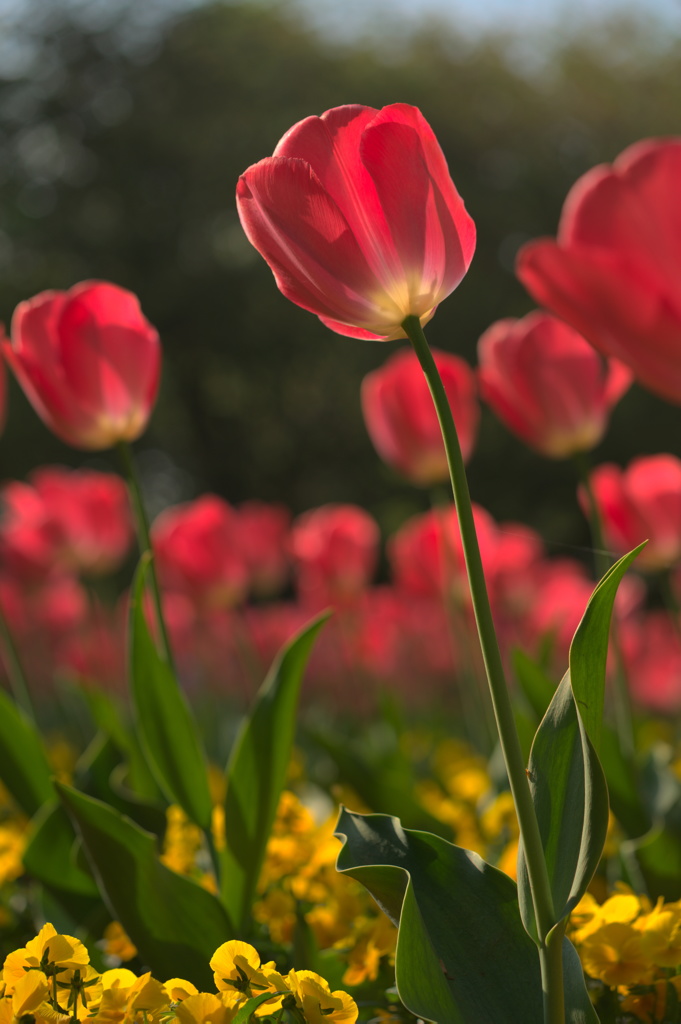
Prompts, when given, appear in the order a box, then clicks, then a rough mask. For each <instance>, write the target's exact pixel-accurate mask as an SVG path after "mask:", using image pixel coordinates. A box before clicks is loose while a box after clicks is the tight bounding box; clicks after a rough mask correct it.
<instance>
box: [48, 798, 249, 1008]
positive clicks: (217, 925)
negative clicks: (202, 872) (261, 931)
mask: <svg viewBox="0 0 681 1024" xmlns="http://www.w3.org/2000/svg"><path fill="white" fill-rule="evenodd" d="M55 786H56V788H57V790H58V791H59V795H60V797H61V799H62V801H63V803H64V806H65V807H66V809H67V811H68V813H69V815H70V816H71V819H72V821H73V822H74V825H75V826H76V828H77V830H78V832H79V833H80V835H81V837H82V840H83V844H84V847H85V852H86V853H87V856H88V859H89V861H90V864H91V866H92V870H93V874H94V876H95V878H96V879H97V883H98V885H99V889H100V892H101V894H102V896H103V898H104V899H105V900H106V902H107V904H108V906H109V909H110V911H111V913H112V915H113V917H114V918H116V919H117V920H119V921H120V922H121V924H122V925H123V927H124V928H125V930H126V932H127V933H128V935H129V936H130V938H131V939H132V941H133V942H134V944H135V945H136V946H137V948H138V950H139V952H140V956H141V957H142V959H143V961H144V962H145V963H146V964H147V965H148V966H149V968H150V969H151V970H152V971H153V973H154V974H155V975H156V976H157V977H160V978H172V977H182V978H188V979H189V980H190V981H193V982H194V984H195V985H196V986H197V987H198V988H199V989H200V990H204V991H208V990H209V988H211V987H212V981H213V975H212V971H211V969H210V966H209V961H210V958H211V957H212V955H213V953H214V952H215V950H216V949H217V948H218V946H220V945H222V943H223V942H226V941H228V940H229V939H230V938H233V937H234V932H233V929H232V926H231V923H230V920H229V917H228V915H227V913H226V911H225V909H224V907H223V906H222V904H221V903H220V901H219V900H218V899H216V897H215V896H213V895H212V894H211V893H209V892H208V891H207V890H206V889H203V888H202V887H201V886H200V885H198V884H197V883H196V882H193V881H192V880H191V879H189V878H185V877H184V876H183V875H178V874H176V873H175V872H174V871H171V870H170V868H167V867H166V866H165V865H164V864H162V863H161V861H160V860H159V858H158V852H157V847H156V841H155V838H154V836H152V835H151V834H150V833H149V832H145V831H144V830H143V829H141V828H139V826H138V825H135V823H134V822H132V821H131V820H130V819H129V818H126V817H125V816H124V815H122V814H119V812H118V811H115V810H114V809H113V808H112V807H109V806H107V804H104V803H102V802H101V801H100V800H94V799H93V798H92V797H89V796H85V795H84V794H83V793H79V792H78V791H77V790H75V789H72V788H71V787H70V786H65V785H63V784H61V783H55Z"/></svg>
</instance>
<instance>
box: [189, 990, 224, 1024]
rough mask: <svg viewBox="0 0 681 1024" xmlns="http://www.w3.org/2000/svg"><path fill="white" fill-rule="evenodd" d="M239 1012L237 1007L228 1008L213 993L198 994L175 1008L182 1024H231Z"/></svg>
mask: <svg viewBox="0 0 681 1024" xmlns="http://www.w3.org/2000/svg"><path fill="white" fill-rule="evenodd" d="M237 1012H238V1010H237V1007H235V1006H226V1005H225V1003H224V1002H223V1001H222V1000H221V999H220V997H219V996H216V995H215V994H214V993H213V992H197V993H196V994H195V995H191V996H188V997H187V998H186V999H183V1000H182V1002H180V1003H178V1004H177V1006H176V1007H175V1015H176V1017H177V1020H178V1021H179V1022H180V1024H230V1022H231V1021H233V1020H234V1017H235V1016H236V1014H237Z"/></svg>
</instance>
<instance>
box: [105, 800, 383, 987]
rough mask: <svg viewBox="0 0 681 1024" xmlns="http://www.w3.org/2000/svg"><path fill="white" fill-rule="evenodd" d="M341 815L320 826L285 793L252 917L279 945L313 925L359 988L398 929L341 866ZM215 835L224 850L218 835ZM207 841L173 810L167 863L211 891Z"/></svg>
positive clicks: (372, 975) (323, 946) (321, 942)
mask: <svg viewBox="0 0 681 1024" xmlns="http://www.w3.org/2000/svg"><path fill="white" fill-rule="evenodd" d="M355 803H356V801H355ZM337 818H338V810H337V808H335V807H334V809H333V811H332V813H331V814H330V815H329V816H328V817H327V818H326V820H325V821H324V822H323V823H322V824H321V825H318V824H317V823H316V821H315V819H314V817H313V815H312V813H311V812H310V810H309V809H308V808H307V807H305V806H304V805H303V803H302V802H301V801H300V800H299V798H298V797H297V796H296V795H295V794H294V793H292V792H291V791H289V790H285V791H284V792H283V793H282V795H281V799H280V801H279V806H278V809H277V816H276V820H275V823H274V827H273V829H272V834H271V836H270V839H269V841H268V844H267V853H266V858H265V864H264V866H263V870H262V873H261V876H260V881H259V885H258V899H257V900H256V902H255V904H254V907H253V916H254V917H255V920H256V921H258V922H259V923H261V924H262V925H264V926H265V927H266V928H267V931H268V933H269V937H270V939H271V940H272V941H273V942H276V943H290V942H292V941H293V937H294V932H295V929H296V927H297V925H298V926H300V925H303V926H306V927H309V928H310V929H311V931H312V933H313V935H314V938H315V941H316V943H317V945H318V947H319V948H320V949H329V948H331V947H333V948H334V949H336V950H337V951H338V952H339V954H340V955H342V956H343V957H344V958H345V959H346V960H347V964H348V966H347V969H346V971H345V974H344V975H343V984H344V985H359V984H361V983H362V982H363V981H374V980H375V979H376V978H377V976H378V973H379V969H380V965H381V960H382V958H384V957H387V958H388V962H390V961H391V960H392V958H393V956H394V952H395V944H396V941H397V929H396V928H395V927H394V925H393V924H391V922H390V921H389V920H388V918H387V917H386V916H385V914H383V913H382V912H381V911H380V910H379V909H378V907H377V906H376V904H375V903H374V901H373V900H372V899H371V897H370V896H369V894H368V892H367V891H366V889H365V888H364V886H362V885H360V884H359V882H355V881H354V880H353V879H351V878H347V877H345V876H344V875H341V874H339V873H338V872H337V871H336V867H335V865H336V858H337V857H338V851H339V849H340V844H339V842H338V840H337V839H335V838H334V836H333V831H334V827H335V822H336V820H337ZM216 831H217V830H216ZM215 839H216V846H218V848H219V846H220V841H221V840H220V835H219V832H217V834H216V837H215ZM202 843H203V837H202V835H201V832H200V830H199V829H198V828H196V826H194V825H192V824H191V822H190V821H189V820H188V819H187V817H186V815H185V814H184V812H183V811H182V809H181V808H179V807H176V806H173V807H170V808H169V809H168V827H167V830H166V835H165V841H164V848H163V854H162V860H163V862H164V863H165V864H166V865H167V866H168V867H170V868H172V869H173V870H174V871H178V872H180V873H181V874H186V875H190V876H192V877H194V878H195V879H196V880H197V881H198V882H200V883H201V884H202V885H204V886H205V887H206V888H208V889H211V888H214V885H215V881H214V878H213V876H212V874H211V873H210V872H209V871H208V870H204V869H203V868H202V865H201V857H202ZM206 867H207V865H206ZM108 948H109V950H110V951H113V947H111V946H109V947H108Z"/></svg>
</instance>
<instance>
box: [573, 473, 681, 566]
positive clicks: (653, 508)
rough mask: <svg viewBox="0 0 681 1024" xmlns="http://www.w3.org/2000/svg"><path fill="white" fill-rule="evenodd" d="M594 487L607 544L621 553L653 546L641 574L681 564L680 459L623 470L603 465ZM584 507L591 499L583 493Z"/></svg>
mask: <svg viewBox="0 0 681 1024" xmlns="http://www.w3.org/2000/svg"><path fill="white" fill-rule="evenodd" d="M591 487H592V490H593V492H594V497H595V499H596V504H597V505H598V510H599V512H600V516H601V521H602V523H603V533H604V535H605V542H606V544H608V546H609V547H611V548H613V549H614V550H615V551H616V552H618V553H624V552H627V551H631V549H632V548H635V547H637V546H638V545H639V544H640V543H641V542H642V541H644V540H647V541H648V543H647V544H646V546H645V547H644V549H643V551H641V553H640V554H639V555H638V557H637V559H636V562H635V566H636V567H637V568H638V569H643V570H647V571H652V572H655V571H657V570H660V569H668V568H670V567H671V566H673V565H674V564H675V563H676V562H678V561H679V559H681V461H679V459H677V458H676V457H675V456H674V455H649V456H642V457H641V458H638V459H634V460H633V461H632V462H630V464H629V466H628V467H627V469H625V470H622V469H620V467H619V466H615V465H614V464H612V463H604V464H603V465H602V466H597V467H596V469H595V470H594V471H593V473H592V475H591ZM579 497H580V502H581V504H582V506H585V505H586V503H587V497H586V495H585V494H584V492H583V490H580V494H579Z"/></svg>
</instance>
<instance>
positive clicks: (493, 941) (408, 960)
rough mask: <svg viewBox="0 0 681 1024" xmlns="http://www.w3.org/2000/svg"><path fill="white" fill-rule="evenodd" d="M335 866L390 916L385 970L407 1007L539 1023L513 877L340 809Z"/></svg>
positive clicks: (434, 840)
mask: <svg viewBox="0 0 681 1024" xmlns="http://www.w3.org/2000/svg"><path fill="white" fill-rule="evenodd" d="M336 834H337V835H338V836H340V837H344V838H345V844H344V846H343V849H342V850H341V852H340V854H339V857H338V870H339V871H342V872H343V873H345V874H349V875H351V876H352V877H353V878H356V879H358V880H359V881H360V882H362V884H363V885H365V886H366V888H367V889H368V890H369V892H371V894H372V895H373V897H374V899H375V900H376V902H377V903H378V904H379V906H381V907H382V908H383V910H385V912H386V913H387V914H388V916H389V917H390V918H391V919H392V920H393V921H394V922H395V923H396V924H399V937H398V943H397V955H396V963H395V973H396V979H397V988H398V991H399V994H400V998H401V999H402V1001H403V1003H404V1004H405V1006H407V1008H408V1009H409V1010H411V1012H412V1013H414V1014H416V1015H417V1016H420V1017H423V1018H424V1019H425V1020H428V1021H439V1022H441V1024H518V1022H519V1021H522V1022H523V1024H541V1022H542V1021H543V1012H542V989H541V977H540V970H539V957H538V954H537V949H536V947H535V946H534V944H533V943H532V941H531V940H530V938H529V937H528V935H527V933H526V932H525V930H524V928H523V926H522V922H521V920H520V914H519V911H518V900H517V894H516V886H515V884H514V882H513V881H512V880H511V879H510V878H509V877H508V876H507V875H505V874H503V873H502V872H501V871H498V870H497V869H496V868H493V867H491V866H490V865H489V864H486V863H485V861H483V860H482V859H481V858H480V857H478V855H477V854H475V853H471V852H470V851H468V850H463V849H461V848H460V847H457V846H453V845H452V844H451V843H448V842H447V841H446V840H444V839H441V838H440V837H438V836H434V835H431V834H430V833H428V832H415V831H411V830H408V829H403V828H402V826H401V824H400V822H399V820H398V819H397V818H391V817H389V816H388V815H385V814H371V815H367V816H362V815H359V814H353V813H351V812H349V811H347V810H343V811H342V812H341V816H340V819H339V822H338V826H337V831H336Z"/></svg>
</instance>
